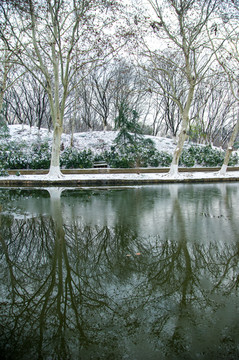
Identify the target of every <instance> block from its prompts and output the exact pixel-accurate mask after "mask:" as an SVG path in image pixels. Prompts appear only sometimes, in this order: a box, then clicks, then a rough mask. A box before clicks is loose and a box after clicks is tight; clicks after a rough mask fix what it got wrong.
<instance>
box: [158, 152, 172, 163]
mask: <svg viewBox="0 0 239 360" xmlns="http://www.w3.org/2000/svg"><path fill="white" fill-rule="evenodd" d="M158 159H159V166H162V167H169V166H170V165H171V162H172V159H173V157H172V155H171V154H168V153H166V152H164V151H161V152H160V153H159V155H158Z"/></svg>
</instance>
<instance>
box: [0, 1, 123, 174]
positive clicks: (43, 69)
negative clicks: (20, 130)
mask: <svg viewBox="0 0 239 360" xmlns="http://www.w3.org/2000/svg"><path fill="white" fill-rule="evenodd" d="M26 3H27V7H26V12H25V13H22V12H21V11H20V10H19V9H17V11H16V12H15V14H14V16H8V12H7V10H6V8H5V7H4V6H2V11H3V12H4V15H5V18H6V19H7V22H8V29H9V32H10V33H11V36H12V37H13V38H15V39H17V40H18V41H19V43H20V45H21V54H16V55H17V56H18V61H19V63H20V64H21V65H23V66H24V67H25V68H26V69H27V70H28V71H29V72H30V73H31V74H32V75H33V76H34V77H35V78H36V79H37V80H38V81H39V82H40V84H41V85H42V87H43V88H45V90H46V92H47V95H48V99H49V104H50V111H51V118H52V123H53V142H52V156H51V165H50V170H49V176H53V177H61V176H62V174H61V171H60V161H59V156H60V144H61V134H62V131H63V121H64V114H65V108H66V103H67V98H68V95H69V93H70V92H71V91H72V84H74V81H73V79H75V75H76V74H77V76H78V82H80V81H81V80H82V78H84V77H85V76H86V73H88V72H89V71H90V70H91V69H92V68H93V67H95V66H96V63H97V62H98V63H99V61H102V60H103V59H105V57H106V55H108V54H110V53H112V51H113V50H114V48H113V47H112V46H111V45H112V43H111V42H110V41H109V35H108V37H107V35H106V34H104V33H103V29H104V28H106V27H108V28H109V27H110V25H112V23H113V19H112V16H113V11H114V7H115V6H116V5H117V1H116V0H115V1H111V2H110V4H109V3H108V2H105V1H103V0H97V1H83V0H82V1H78V2H76V1H74V0H67V1H63V0H60V1H57V2H56V1H53V0H44V1H40V0H39V1H38V0H26ZM23 32H24V37H23V38H22V39H21V33H23ZM9 47H11V44H9ZM76 50H77V57H76V56H75V54H76ZM39 74H41V76H39ZM42 77H43V78H44V81H42ZM73 86H75V84H74V85H73Z"/></svg>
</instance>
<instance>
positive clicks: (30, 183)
mask: <svg viewBox="0 0 239 360" xmlns="http://www.w3.org/2000/svg"><path fill="white" fill-rule="evenodd" d="M238 181H239V177H238V176H235V177H234V176H232V177H208V178H203V179H202V178H200V179H197V178H186V179H185V178H183V179H180V178H176V179H170V178H169V179H167V178H163V179H162V178H159V179H85V180H83V179H71V180H69V179H56V180H54V179H46V180H37V179H36V180H35V179H34V180H26V179H25V180H24V179H6V178H5V179H4V180H1V179H0V186H1V187H50V186H59V187H62V186H64V187H81V186H118V185H121V186H122V185H144V184H145V185H153V184H173V183H219V182H238Z"/></svg>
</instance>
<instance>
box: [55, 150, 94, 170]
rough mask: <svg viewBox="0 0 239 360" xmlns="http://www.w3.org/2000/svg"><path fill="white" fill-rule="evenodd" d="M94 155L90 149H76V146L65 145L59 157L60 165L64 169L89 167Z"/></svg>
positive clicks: (91, 164)
mask: <svg viewBox="0 0 239 360" xmlns="http://www.w3.org/2000/svg"><path fill="white" fill-rule="evenodd" d="M93 162H94V157H93V154H92V151H91V150H87V151H86V150H84V151H78V150H77V149H76V148H73V147H67V148H66V149H64V150H63V152H62V153H61V157H60V164H61V167H63V168H65V169H74V168H81V169H82V168H91V167H92V166H93Z"/></svg>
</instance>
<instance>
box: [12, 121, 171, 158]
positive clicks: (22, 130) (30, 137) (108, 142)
mask: <svg viewBox="0 0 239 360" xmlns="http://www.w3.org/2000/svg"><path fill="white" fill-rule="evenodd" d="M9 131H10V135H11V138H12V140H17V139H19V138H20V139H21V141H25V142H26V144H27V145H30V144H31V143H32V142H34V141H37V139H39V138H40V139H41V140H42V141H49V143H51V138H52V132H49V131H48V130H47V129H40V131H39V130H38V129H37V128H35V127H32V128H30V127H29V126H27V125H10V126H9ZM117 134H118V132H117V131H88V132H80V133H74V138H73V139H74V147H75V148H76V149H78V150H79V151H83V150H92V152H93V153H97V152H99V151H104V150H110V147H111V146H112V145H113V141H114V139H115V137H116V136H117ZM146 137H147V138H150V139H152V140H153V141H154V142H155V146H156V149H157V150H158V151H165V152H169V153H171V154H172V153H173V151H174V149H175V146H176V144H175V142H174V140H173V139H168V138H164V137H156V136H150V135H147V136H146ZM61 140H62V144H63V145H64V148H66V147H68V146H70V144H71V135H70V134H65V133H63V134H62V137H61Z"/></svg>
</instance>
